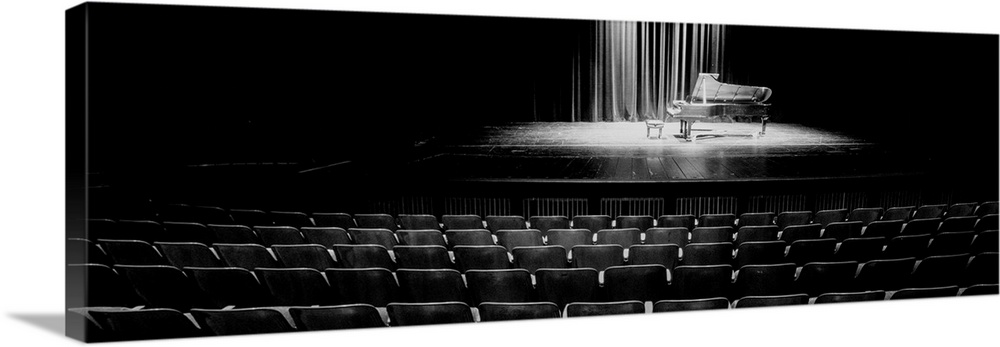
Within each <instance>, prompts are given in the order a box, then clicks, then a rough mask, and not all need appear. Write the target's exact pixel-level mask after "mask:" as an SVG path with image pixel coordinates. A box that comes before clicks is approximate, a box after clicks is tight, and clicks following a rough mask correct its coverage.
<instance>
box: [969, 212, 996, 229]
mask: <svg viewBox="0 0 1000 347" xmlns="http://www.w3.org/2000/svg"><path fill="white" fill-rule="evenodd" d="M997 229H1000V215H997V214H988V215H985V216H982V217H979V220H978V221H976V225H975V226H974V227H973V230H975V231H976V232H977V233H978V232H983V231H986V230H997Z"/></svg>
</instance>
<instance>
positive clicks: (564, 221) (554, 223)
mask: <svg viewBox="0 0 1000 347" xmlns="http://www.w3.org/2000/svg"><path fill="white" fill-rule="evenodd" d="M528 223H530V224H531V228H532V229H536V230H538V231H541V232H542V235H545V233H546V232H548V231H549V229H569V218H566V216H531V217H530V218H528Z"/></svg>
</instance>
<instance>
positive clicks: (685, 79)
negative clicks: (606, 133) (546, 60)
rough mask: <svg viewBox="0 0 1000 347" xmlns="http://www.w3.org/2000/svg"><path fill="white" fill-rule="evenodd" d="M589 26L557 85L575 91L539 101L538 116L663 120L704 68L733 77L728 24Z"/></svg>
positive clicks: (610, 23)
mask: <svg viewBox="0 0 1000 347" xmlns="http://www.w3.org/2000/svg"><path fill="white" fill-rule="evenodd" d="M585 30H586V31H587V32H586V33H584V34H583V35H582V37H581V38H580V39H579V40H578V42H577V44H576V46H575V52H574V54H573V56H572V59H571V60H572V73H571V76H568V78H566V79H568V80H569V81H568V83H559V84H558V86H557V87H558V88H567V87H569V88H571V90H572V91H571V92H569V93H562V92H559V93H553V94H560V95H565V96H566V97H563V98H558V99H557V100H547V101H546V103H547V102H555V103H560V104H561V105H559V106H558V107H553V105H538V104H537V103H536V116H535V119H536V120H542V119H545V120H552V119H554V120H558V121H583V122H602V121H603V122H618V121H633V122H634V121H644V120H647V119H663V118H664V117H665V115H666V111H667V109H668V108H671V103H672V102H673V101H674V100H679V99H682V98H684V97H685V96H687V94H688V93H690V90H689V89H690V88H691V87H692V86H693V83H694V81H695V79H696V78H697V76H698V74H699V73H701V72H705V73H719V74H722V76H723V78H725V77H726V76H727V72H726V71H725V70H724V66H723V65H724V64H723V63H724V61H725V55H724V53H725V52H724V51H723V50H724V47H725V45H724V43H725V42H724V41H725V36H726V27H725V26H724V25H718V24H683V23H652V22H626V21H595V22H590V25H589V26H588V27H587V28H586V29H585ZM541 109H544V110H545V111H544V112H543V113H546V114H545V115H541V114H539V113H540V112H539V111H540V110H541ZM549 112H556V113H557V114H548V113H549Z"/></svg>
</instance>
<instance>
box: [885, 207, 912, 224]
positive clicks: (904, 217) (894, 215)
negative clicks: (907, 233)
mask: <svg viewBox="0 0 1000 347" xmlns="http://www.w3.org/2000/svg"><path fill="white" fill-rule="evenodd" d="M916 209H917V207H916V206H901V207H890V208H889V209H888V210H885V214H883V215H882V220H883V221H893V220H897V221H902V222H904V223H905V222H907V221H909V220H910V217H911V216H913V211H914V210H916Z"/></svg>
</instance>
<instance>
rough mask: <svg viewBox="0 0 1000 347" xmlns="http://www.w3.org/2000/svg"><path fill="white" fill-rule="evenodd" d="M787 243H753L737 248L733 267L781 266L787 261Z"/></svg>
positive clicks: (746, 243) (745, 243)
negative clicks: (780, 264)
mask: <svg viewBox="0 0 1000 347" xmlns="http://www.w3.org/2000/svg"><path fill="white" fill-rule="evenodd" d="M785 246H786V245H785V241H752V242H744V243H743V244H741V245H739V246H738V247H736V257H735V258H734V259H733V267H734V268H735V269H737V270H739V269H740V268H742V267H743V266H744V265H765V264H779V263H782V262H784V261H785Z"/></svg>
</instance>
